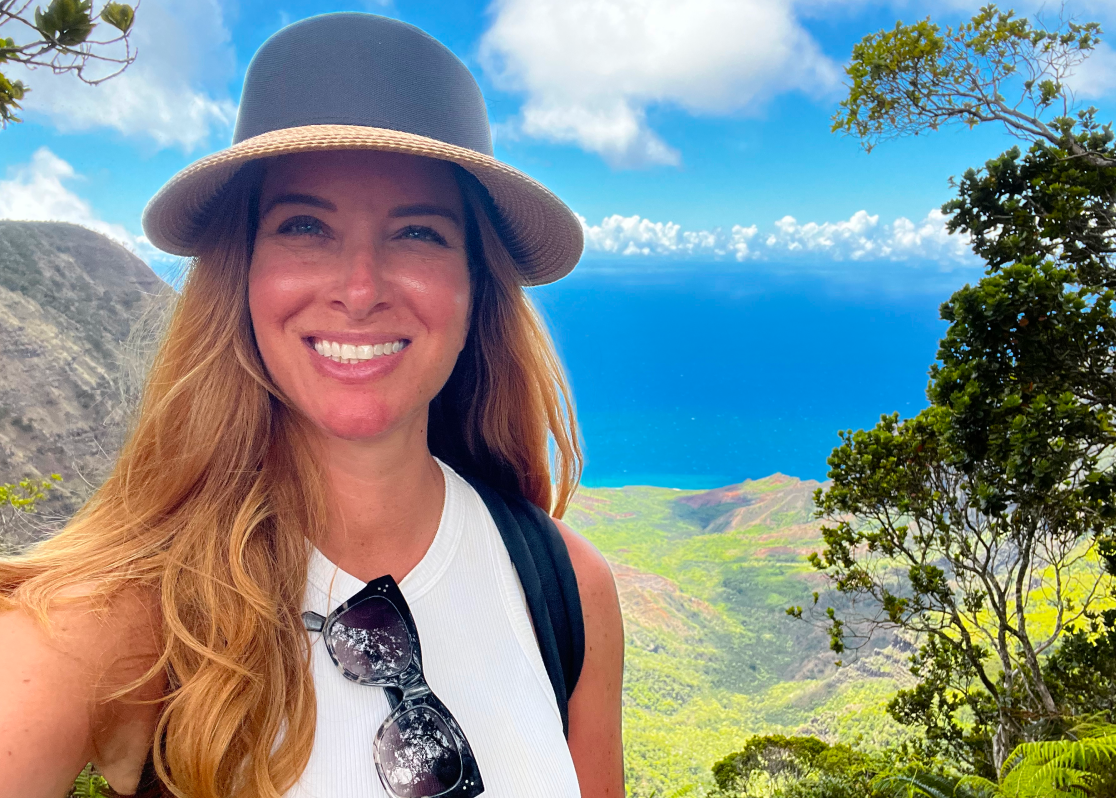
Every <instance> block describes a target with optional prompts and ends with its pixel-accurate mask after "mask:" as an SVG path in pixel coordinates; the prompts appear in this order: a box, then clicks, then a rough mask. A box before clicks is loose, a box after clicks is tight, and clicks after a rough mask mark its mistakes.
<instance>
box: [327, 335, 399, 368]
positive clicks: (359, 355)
mask: <svg viewBox="0 0 1116 798" xmlns="http://www.w3.org/2000/svg"><path fill="white" fill-rule="evenodd" d="M409 343H410V341H408V340H407V339H406V338H400V339H399V340H397V341H387V342H385V343H381V344H342V343H338V342H337V341H327V340H325V339H323V338H312V339H310V345H311V346H312V347H313V348H314V351H316V352H317V353H318V354H319V355H321V356H322V357H325V358H329V359H330V360H332V361H333V362H334V363H363V362H365V361H366V360H375V359H376V358H381V357H388V356H389V355H395V354H398V353H399V352H402V351H403V350H404V349H405V348H406V347H407V345H408V344H409Z"/></svg>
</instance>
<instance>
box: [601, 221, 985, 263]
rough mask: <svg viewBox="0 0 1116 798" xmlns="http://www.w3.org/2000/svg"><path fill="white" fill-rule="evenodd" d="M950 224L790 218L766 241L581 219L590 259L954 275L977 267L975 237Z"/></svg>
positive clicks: (740, 229)
mask: <svg viewBox="0 0 1116 798" xmlns="http://www.w3.org/2000/svg"><path fill="white" fill-rule="evenodd" d="M945 221H946V217H945V216H944V215H943V214H942V212H941V211H939V210H933V211H931V212H930V213H928V214H927V215H926V217H925V218H924V219H922V220H921V221H919V222H912V221H911V220H910V219H907V218H905V217H902V216H901V217H899V218H897V219H896V220H895V221H894V222H892V223H891V224H880V217H879V216H878V215H876V216H873V215H870V214H868V212H867V211H857V212H856V213H854V214H853V215H852V216H851V217H850V218H849V219H848V220H845V221H840V222H821V223H818V222H807V223H805V224H800V223H799V222H798V221H797V220H796V219H795V218H794V217H792V216H786V217H783V218H782V219H780V220H779V221H777V222H775V224H774V225H773V227H772V229H771V230H769V231H766V232H763V233H761V232H760V230H759V228H758V226H756V225H749V226H744V225H733V227H732V228H731V229H730V230H728V231H725V230H723V229H721V228H714V229H712V230H683V229H682V227H681V226H680V225H678V224H675V223H673V222H653V221H651V220H649V219H643V218H641V217H639V216H627V217H625V216H619V215H613V216H609V217H606V218H605V219H603V220H602V221H601V223H600V224H599V225H589V224H587V223H586V221H585V220H584V219H582V226H583V228H584V233H585V249H586V252H587V253H592V254H598V255H619V256H625V257H631V256H659V257H663V258H677V259H689V258H709V259H723V258H732V259H735V260H737V261H745V260H777V261H782V260H794V261H798V260H805V259H809V260H813V261H819V262H820V261H919V262H926V261H932V262H936V263H939V264H940V265H942V266H944V267H947V268H952V267H954V266H962V265H971V264H973V263H975V262H976V261H975V259H974V256H973V255H972V253H971V251H970V250H969V241H968V237H967V236H964V235H951V234H950V233H949V232H947V230H946V227H945Z"/></svg>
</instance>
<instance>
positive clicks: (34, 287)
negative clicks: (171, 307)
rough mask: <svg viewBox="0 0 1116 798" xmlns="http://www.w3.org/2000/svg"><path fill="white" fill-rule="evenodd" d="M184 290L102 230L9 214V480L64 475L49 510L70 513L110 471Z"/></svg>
mask: <svg viewBox="0 0 1116 798" xmlns="http://www.w3.org/2000/svg"><path fill="white" fill-rule="evenodd" d="M172 295H173V292H172V290H171V289H170V287H169V286H167V284H166V283H164V282H163V281H162V280H161V279H160V278H159V277H158V276H157V275H156V274H155V273H154V272H153V271H152V270H151V269H150V268H149V267H148V266H147V264H146V263H144V262H143V261H142V260H141V259H140V258H138V257H137V256H136V255H134V254H133V253H131V252H129V251H128V250H126V249H125V248H124V247H122V246H121V245H119V244H117V243H116V242H114V241H112V240H110V239H108V238H106V237H105V236H102V235H100V234H99V233H96V232H94V231H92V230H88V229H86V228H84V227H80V226H78V225H73V224H68V223H64V222H14V221H0V374H3V375H4V377H3V380H0V482H15V481H17V480H18V479H20V478H23V477H33V478H34V477H45V476H47V475H49V474H51V473H58V474H60V475H61V476H62V477H63V483H62V485H61V486H60V487H59V488H58V489H57V490H55V491H52V492H51V494H50V498H49V500H48V501H47V502H46V503H45V504H44V505H43V510H44V511H45V515H46V517H48V518H51V519H53V520H55V521H60V520H63V519H65V518H67V517H68V516H69V515H70V514H72V513H73V512H74V511H75V510H76V509H77V507H78V506H80V504H81V503H82V502H83V501H84V500H85V498H86V497H87V496H88V495H89V494H90V493H91V491H92V489H93V488H94V486H96V485H97V484H99V483H100V481H101V480H102V479H103V478H104V476H105V474H106V472H107V469H108V467H109V466H110V465H111V461H112V453H113V452H115V451H116V449H117V447H118V446H119V445H120V442H121V440H122V436H123V434H124V430H125V428H126V426H127V422H128V413H129V410H130V406H131V402H132V401H133V400H134V397H135V393H136V390H137V386H138V382H139V376H140V374H141V373H142V371H143V370H144V367H145V365H146V364H145V356H146V352H145V347H147V344H148V342H149V340H150V339H151V336H144V335H142V334H140V333H141V331H142V330H144V327H145V322H148V321H150V322H151V324H152V325H153V326H157V323H158V322H157V320H156V317H158V316H159V314H160V312H161V310H163V309H165V308H166V307H167V306H168V303H169V299H170V297H171V296H172ZM34 532H35V531H34V530H24V533H25V535H24V536H25V537H26V535H27V534H31V535H32V536H33V535H34Z"/></svg>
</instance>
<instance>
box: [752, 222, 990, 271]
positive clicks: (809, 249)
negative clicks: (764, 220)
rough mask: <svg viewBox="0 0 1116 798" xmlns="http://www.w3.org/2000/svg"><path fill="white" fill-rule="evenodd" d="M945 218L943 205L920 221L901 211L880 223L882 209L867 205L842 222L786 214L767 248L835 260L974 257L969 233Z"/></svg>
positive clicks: (962, 259) (952, 260) (767, 240)
mask: <svg viewBox="0 0 1116 798" xmlns="http://www.w3.org/2000/svg"><path fill="white" fill-rule="evenodd" d="M945 221H946V217H945V215H944V214H943V213H942V212H941V211H939V210H933V211H930V213H928V214H927V215H926V217H925V218H924V219H922V220H921V221H919V222H912V221H911V220H910V219H907V218H905V217H902V216H900V217H899V218H898V219H896V220H895V221H894V222H892V223H891V224H882V225H881V224H880V217H879V215H875V216H872V215H869V213H868V212H867V211H857V212H856V213H854V214H853V215H852V216H851V217H850V218H849V219H847V220H845V221H840V222H821V223H818V222H807V223H806V224H799V222H798V221H797V220H795V218H794V217H793V216H785V217H783V218H782V219H780V220H779V221H777V222H776V223H775V229H774V230H773V231H772V232H771V233H770V234H768V235H767V237H766V238H765V240H764V242H763V251H764V252H765V253H766V254H768V255H769V256H770V257H778V256H779V255H810V254H824V255H825V256H826V257H828V258H830V259H832V260H855V261H862V260H911V259H919V260H929V261H936V262H938V263H942V264H961V263H965V262H968V261H970V260H971V259H972V254H971V252H970V250H969V245H968V239H967V237H965V236H957V235H950V233H949V232H948V231H947V230H946V226H945Z"/></svg>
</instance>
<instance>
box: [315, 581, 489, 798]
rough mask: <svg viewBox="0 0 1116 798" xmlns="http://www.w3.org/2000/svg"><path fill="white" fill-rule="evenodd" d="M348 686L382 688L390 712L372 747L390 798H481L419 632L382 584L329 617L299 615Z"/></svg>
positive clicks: (472, 763) (469, 755) (473, 766)
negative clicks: (433, 682)
mask: <svg viewBox="0 0 1116 798" xmlns="http://www.w3.org/2000/svg"><path fill="white" fill-rule="evenodd" d="M302 620H303V622H304V623H305V624H306V629H307V630H308V631H311V632H321V635H322V638H323V639H324V640H325V645H326V650H327V651H328V652H329V656H330V659H332V660H333V661H334V663H335V664H336V665H337V667H338V668H340V669H341V673H342V674H344V676H345V678H346V679H350V680H351V681H354V682H356V683H357V684H368V685H374V686H377V687H383V688H384V692H385V693H386V694H387V697H388V703H389V704H390V705H391V712H390V713H388V716H387V719H386V720H385V721H384V722H383V724H382V725H381V726H380V729H379V731H377V732H376V737H375V739H374V740H373V741H372V755H373V757H374V759H375V762H376V772H377V773H378V774H379V776H380V781H381V782H382V783H383V785H384V787H385V788H386V789H387V791H388V792H389V793H390V794H391V796H392V798H470V797H471V796H474V795H479V794H480V793H482V792H483V791H484V783H483V782H482V781H481V777H480V769H479V768H478V767H477V760H476V757H474V756H473V750H472V749H471V748H470V747H469V741H468V740H466V739H465V733H464V732H462V731H461V727H460V726H459V725H458V723H457V721H456V720H455V719H454V717H453V715H452V714H451V713H450V711H449V710H448V709H446V705H445V704H443V703H442V702H441V701H440V700H439V699H438V697H437V696H436V695H434V693H433V691H432V690H431V689H430V685H428V684H427V683H426V679H425V677H423V674H422V655H421V652H420V649H419V637H418V629H417V627H416V626H415V620H414V618H413V617H412V616H411V609H410V607H408V606H407V602H406V600H405V599H404V598H403V593H402V592H400V590H399V586H398V585H397V584H396V583H395V580H394V579H393V578H392V577H391V576H390V575H389V576H381V577H380V578H379V579H376V580H375V581H372V582H369V583H368V584H367V585H366V586H365V587H364V589H363V590H361V591H360V592H359V593H357V594H356V595H355V596H353V597H352V598H350V599H349V600H348V601H346V602H344V603H343V604H341V605H340V606H338V607H337V608H336V609H335V610H334V611H333V612H331V613H330V614H329V615H328V616H325V617H323V616H321V615H319V614H318V613H316V612H304V613H303V614H302Z"/></svg>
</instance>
